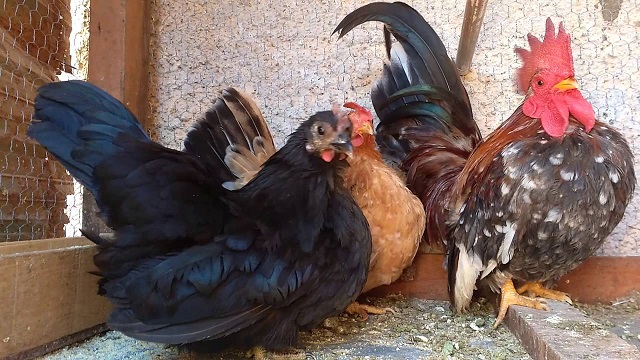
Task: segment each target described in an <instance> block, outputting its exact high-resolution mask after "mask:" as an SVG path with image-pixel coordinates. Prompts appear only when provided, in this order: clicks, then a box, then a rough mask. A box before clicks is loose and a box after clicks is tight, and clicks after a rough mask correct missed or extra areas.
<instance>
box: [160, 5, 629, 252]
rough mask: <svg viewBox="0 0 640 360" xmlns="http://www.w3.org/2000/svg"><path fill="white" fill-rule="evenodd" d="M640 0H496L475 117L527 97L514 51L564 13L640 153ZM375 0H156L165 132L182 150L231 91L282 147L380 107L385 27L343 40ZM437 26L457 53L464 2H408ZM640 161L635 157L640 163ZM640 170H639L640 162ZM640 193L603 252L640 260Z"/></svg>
mask: <svg viewBox="0 0 640 360" xmlns="http://www.w3.org/2000/svg"><path fill="white" fill-rule="evenodd" d="M638 2H640V1H639V0H635V1H619V0H615V1H612V0H589V1H584V0H572V1H547V0H541V1H518V2H517V3H515V2H513V1H507V0H496V1H490V2H489V5H488V8H487V13H486V16H485V21H484V26H483V29H482V33H481V35H480V39H479V42H478V47H477V50H476V54H475V57H474V61H473V64H472V72H471V73H470V74H468V75H467V76H466V77H465V79H464V80H465V84H466V86H467V89H468V91H469V95H470V97H471V101H472V104H473V106H474V114H475V116H476V118H477V120H478V122H479V125H480V127H481V129H482V131H483V132H484V133H485V134H486V133H488V132H489V131H491V130H492V129H494V128H495V127H496V126H497V125H498V124H499V123H500V122H501V121H503V120H504V119H506V117H508V116H509V115H510V114H511V113H512V112H513V110H514V109H515V108H516V107H517V106H518V104H519V103H520V101H522V97H521V96H518V95H516V94H515V92H514V87H513V84H512V76H513V70H514V69H515V68H516V67H517V66H518V64H519V63H518V61H517V58H516V55H515V54H514V52H513V48H514V47H515V46H525V45H526V39H525V36H526V34H527V33H528V32H532V33H533V34H534V35H536V36H542V35H543V34H544V21H545V19H546V17H547V16H551V17H552V19H553V20H554V21H556V22H557V21H559V20H563V21H564V22H565V26H566V28H567V30H568V31H569V32H570V34H571V35H572V38H573V53H574V56H575V67H576V73H577V75H578V79H579V80H580V82H581V85H582V88H583V92H584V94H585V96H586V97H587V99H588V100H589V101H591V102H592V103H593V104H594V106H595V108H596V111H597V114H598V117H599V118H600V119H601V120H603V121H605V122H608V123H610V124H613V125H614V126H616V127H617V128H619V129H621V130H622V131H623V132H624V133H625V134H626V135H627V138H628V140H629V141H630V142H631V143H632V146H633V149H634V152H635V154H636V156H637V158H639V159H640V139H639V135H640V121H638V120H636V119H637V116H638V112H639V110H640V97H639V95H638V90H640V86H639V85H638V83H637V82H636V81H637V79H639V78H640V71H639V66H640V64H639V62H640V47H638V45H637V43H638V41H639V40H640V39H639V37H638V28H639V27H640V6H639V4H638ZM365 3H367V1H353V0H350V1H331V0H320V1H306V2H305V1H294V0H280V1H278V0H268V1H265V0H262V1H261V0H253V1H247V0H238V1H207V0H186V1H171V0H153V5H152V16H153V26H152V36H153V37H152V47H151V53H152V55H151V59H152V61H151V69H150V71H151V78H152V80H151V81H152V84H151V92H152V97H151V106H152V113H151V114H152V115H151V116H152V117H153V120H154V121H155V125H156V129H155V132H156V133H155V136H156V137H157V139H158V140H159V141H160V142H162V143H163V144H166V145H169V146H171V147H174V148H179V147H180V146H181V143H180V141H181V140H182V139H183V138H184V135H185V133H186V131H187V130H188V127H189V125H190V124H191V123H193V122H194V121H195V120H196V119H197V118H198V117H199V116H200V114H202V113H203V112H204V111H205V110H206V108H207V107H208V106H209V105H210V104H211V102H212V101H213V99H214V98H215V97H216V96H217V95H218V94H219V91H220V90H221V89H223V88H224V87H226V86H237V87H239V88H242V89H244V90H245V91H247V92H249V93H251V94H253V96H254V97H255V98H256V99H257V101H258V103H259V105H260V106H261V108H262V109H263V112H264V114H265V117H266V118H267V121H268V122H269V125H270V126H271V129H272V130H273V132H274V136H275V137H276V139H277V142H278V145H282V143H283V142H284V140H285V138H286V135H287V134H289V133H290V132H291V131H292V129H294V128H295V127H296V125H297V124H298V123H299V122H300V121H301V120H302V119H304V118H305V117H307V116H309V115H310V114H312V113H314V112H315V111H318V110H324V109H328V108H329V107H330V105H331V103H332V102H342V101H344V100H354V101H358V102H360V103H363V104H369V87H370V85H371V84H372V82H373V81H374V80H375V79H376V77H377V76H378V75H379V73H380V70H381V61H382V59H383V56H384V54H383V41H382V30H381V26H380V25H379V24H371V23H370V24H367V25H365V26H364V27H361V28H358V29H356V30H355V31H353V32H352V33H351V34H349V35H348V36H347V37H346V38H345V39H343V40H342V41H337V39H336V36H334V37H330V34H331V31H332V30H333V28H334V27H335V25H336V24H337V23H338V21H339V20H340V19H341V18H342V17H343V16H344V15H346V14H347V13H348V12H349V11H351V10H353V9H355V8H356V7H358V6H360V5H363V4H365ZM407 3H409V4H410V5H412V6H414V7H416V8H417V9H418V10H419V11H420V12H421V13H422V14H423V15H424V16H425V18H426V19H427V20H428V21H429V22H430V23H431V24H432V25H433V27H434V28H435V29H436V31H437V32H438V33H439V34H440V36H441V37H442V39H443V40H444V43H445V45H446V46H447V48H448V49H449V51H450V55H452V56H455V54H456V50H457V45H458V40H459V36H460V34H459V32H460V28H461V26H462V17H463V12H464V6H465V1H446V0H431V1H407ZM637 164H638V162H636V165H637ZM636 169H637V170H636V171H638V172H639V173H640V169H638V166H636ZM639 207H640V196H636V197H635V199H634V200H633V202H632V204H631V205H630V206H629V208H628V211H627V215H626V216H625V219H624V220H623V222H622V223H621V224H620V226H619V227H618V228H617V229H616V231H615V233H614V234H613V235H612V236H611V238H610V239H609V240H608V242H607V244H606V245H605V247H604V249H603V250H602V254H606V255H640V229H639V227H640V219H639V218H638V215H637V213H638V208H639Z"/></svg>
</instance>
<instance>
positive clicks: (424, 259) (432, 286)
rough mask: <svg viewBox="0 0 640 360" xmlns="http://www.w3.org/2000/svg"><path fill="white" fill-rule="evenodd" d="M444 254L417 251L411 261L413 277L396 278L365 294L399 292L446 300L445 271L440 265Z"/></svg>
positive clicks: (418, 296) (377, 294) (382, 294)
mask: <svg viewBox="0 0 640 360" xmlns="http://www.w3.org/2000/svg"><path fill="white" fill-rule="evenodd" d="M443 260H444V255H442V254H424V253H418V254H417V255H416V259H415V261H414V263H413V267H414V268H413V269H412V270H411V273H413V279H411V280H409V281H402V280H398V281H396V282H395V283H393V284H391V285H386V286H380V287H378V288H375V289H372V290H371V291H369V292H368V293H367V294H368V295H372V296H385V295H387V294H397V293H401V294H403V295H405V296H409V297H415V298H420V299H433V300H448V299H449V297H448V292H447V273H446V271H445V270H444V268H443V267H442V262H443Z"/></svg>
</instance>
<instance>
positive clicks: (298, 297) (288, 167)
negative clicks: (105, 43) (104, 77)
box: [29, 81, 371, 349]
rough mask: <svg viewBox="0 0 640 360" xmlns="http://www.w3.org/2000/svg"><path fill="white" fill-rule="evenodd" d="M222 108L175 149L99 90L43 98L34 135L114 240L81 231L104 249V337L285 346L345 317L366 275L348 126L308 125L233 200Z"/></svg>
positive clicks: (79, 88) (366, 247)
mask: <svg viewBox="0 0 640 360" xmlns="http://www.w3.org/2000/svg"><path fill="white" fill-rule="evenodd" d="M225 96H226V93H225ZM223 99H224V98H223ZM223 107H226V105H224V101H223V102H222V103H220V102H218V103H216V106H214V108H213V109H212V110H210V111H209V112H208V113H207V115H206V116H205V118H204V119H203V120H200V122H199V123H198V125H196V127H195V129H194V130H192V131H191V132H190V133H189V134H188V136H187V139H186V140H185V146H186V148H187V150H185V151H183V152H181V151H175V150H171V149H167V148H165V147H163V146H161V145H159V144H156V143H154V142H152V141H151V140H150V139H149V138H148V137H147V136H146V135H145V133H144V131H143V130H142V129H141V128H140V126H139V125H138V124H137V122H136V120H135V118H134V117H133V116H132V115H131V113H130V112H129V111H127V109H126V108H125V107H124V105H122V104H121V103H120V102H118V101H117V100H115V99H114V98H112V97H111V96H109V95H108V94H107V93H106V92H104V91H102V90H100V89H98V88H97V87H95V86H93V85H91V84H89V83H86V82H80V81H68V82H59V83H52V84H47V85H44V86H42V87H41V88H40V89H39V90H38V95H37V97H36V102H35V108H36V112H35V115H34V117H35V118H36V119H37V120H35V121H34V123H33V124H32V125H31V126H30V128H29V135H30V136H31V137H33V138H34V139H36V140H37V141H38V142H39V143H41V144H42V145H43V146H44V147H45V148H47V149H48V150H49V151H51V152H52V153H53V154H54V155H55V156H56V157H57V158H58V159H59V160H60V161H61V162H62V163H63V164H64V165H65V166H66V168H67V169H68V170H69V171H70V172H71V174H72V175H73V176H74V177H76V178H77V179H78V180H79V181H80V182H81V183H82V184H83V185H84V186H86V187H87V188H88V189H89V190H90V191H91V192H92V193H93V194H94V195H95V197H96V199H97V202H98V205H99V207H100V210H101V211H102V215H103V216H104V218H105V220H106V221H107V223H108V225H109V226H110V227H112V228H113V229H114V230H115V239H114V240H112V241H111V240H108V239H105V238H102V237H100V236H98V235H96V234H87V236H88V237H89V238H90V239H91V240H92V241H94V242H95V243H96V244H98V245H99V252H98V254H97V255H96V256H95V263H96V265H97V266H98V268H99V270H100V272H101V275H102V279H101V283H100V291H101V293H102V294H105V295H106V296H107V297H108V298H109V299H110V300H111V301H112V302H113V304H114V305H115V309H114V310H113V313H112V314H111V316H110V317H109V319H108V325H109V326H110V327H111V328H112V329H115V330H118V331H121V332H123V333H125V334H126V335H128V336H131V337H134V338H137V339H141V340H147V341H155V342H162V343H168V344H181V343H192V342H198V341H203V340H207V341H210V342H212V343H213V344H218V345H222V346H227V345H239V346H265V347H267V348H270V349H282V348H286V347H289V346H292V345H295V343H296V340H297V337H298V331H299V330H303V329H309V328H311V327H314V326H316V325H318V324H319V323H320V322H321V321H323V320H324V319H325V318H327V317H329V316H332V315H336V314H338V313H340V312H341V311H343V310H344V309H345V308H346V307H347V305H349V303H350V302H351V301H353V300H355V298H356V297H357V296H358V294H359V293H360V291H361V289H362V287H363V285H364V283H365V280H366V277H367V269H368V264H369V257H370V251H371V237H370V233H369V228H368V224H367V222H366V219H365V218H364V216H363V215H362V212H361V211H360V209H359V208H358V207H357V205H356V203H355V202H354V200H353V199H352V197H351V196H350V195H349V193H348V191H346V190H345V188H344V186H343V182H342V179H341V177H340V175H339V173H340V172H341V170H342V169H343V168H344V167H345V166H347V163H346V161H345V160H344V154H345V153H348V152H349V151H350V150H351V143H350V136H351V124H350V122H349V120H348V119H347V118H346V117H337V116H336V115H334V114H333V113H332V112H330V111H327V112H320V113H317V114H315V115H313V116H312V117H311V118H309V120H307V121H305V122H304V123H303V124H302V125H300V127H299V128H298V129H297V130H296V131H295V132H294V133H293V134H292V135H291V136H290V138H289V140H288V142H287V144H286V145H285V146H284V147H283V148H282V149H280V151H278V152H277V153H276V154H275V155H273V156H272V157H271V158H270V159H269V160H268V161H267V162H266V163H265V164H264V167H263V169H262V170H261V171H260V172H259V173H258V174H257V175H256V177H255V178H254V179H253V181H251V182H249V183H248V184H247V185H246V186H244V187H243V188H242V189H240V190H238V191H228V190H226V189H225V188H224V187H223V186H222V182H223V181H227V180H229V176H230V173H229V172H228V169H227V168H226V167H225V165H224V162H223V158H224V152H220V149H221V148H220V147H219V145H220V144H218V143H217V141H220V138H219V133H218V132H217V131H218V130H219V128H218V125H217V124H218V123H217V121H216V120H215V116H222V117H224V116H227V115H225V114H224V113H223V112H221V111H224V109H223ZM227 110H229V107H227ZM215 114H217V115H215ZM327 152H329V153H331V154H335V156H333V157H332V160H331V161H325V160H324V159H328V158H327V156H325V155H326V153H327ZM321 155H322V157H321Z"/></svg>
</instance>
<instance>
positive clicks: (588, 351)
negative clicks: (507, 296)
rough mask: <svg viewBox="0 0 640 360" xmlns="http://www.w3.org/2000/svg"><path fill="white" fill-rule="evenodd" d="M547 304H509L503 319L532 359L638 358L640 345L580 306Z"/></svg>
mask: <svg viewBox="0 0 640 360" xmlns="http://www.w3.org/2000/svg"><path fill="white" fill-rule="evenodd" d="M547 305H548V306H549V310H550V311H549V312H546V311H539V310H535V309H531V308H526V307H522V306H510V307H509V310H508V312H507V317H506V319H505V324H506V325H507V326H508V327H509V330H511V332H512V333H513V334H514V335H515V336H516V337H517V338H518V339H519V340H520V342H521V343H522V345H523V346H524V348H525V349H527V352H528V353H529V355H531V357H532V358H533V359H546V360H572V359H607V360H627V359H640V349H638V348H636V347H635V346H633V345H631V344H629V343H627V342H626V341H624V340H622V339H621V338H620V337H618V336H617V335H615V334H613V333H612V332H611V331H609V330H607V329H605V328H604V327H602V326H601V325H598V324H597V323H595V322H594V321H593V320H591V319H590V318H589V317H587V316H585V315H584V314H583V313H582V312H580V310H578V309H576V308H574V307H573V306H571V305H569V304H567V303H564V302H559V301H554V300H550V301H548V302H547Z"/></svg>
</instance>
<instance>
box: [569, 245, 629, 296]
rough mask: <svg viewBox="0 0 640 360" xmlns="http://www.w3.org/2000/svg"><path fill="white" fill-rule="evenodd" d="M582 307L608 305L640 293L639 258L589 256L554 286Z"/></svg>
mask: <svg viewBox="0 0 640 360" xmlns="http://www.w3.org/2000/svg"><path fill="white" fill-rule="evenodd" d="M557 289H558V290H560V291H565V292H568V293H569V294H571V298H572V299H573V300H575V301H578V302H582V303H585V304H596V303H603V304H606V303H611V302H612V301H615V300H616V299H619V298H622V297H624V296H627V295H629V294H631V293H632V292H634V291H640V256H593V257H591V258H589V259H587V261H585V262H584V263H582V264H581V265H580V266H578V268H576V269H575V270H573V271H572V272H570V273H569V274H567V275H566V276H564V277H563V278H562V279H560V281H558V283H557Z"/></svg>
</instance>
